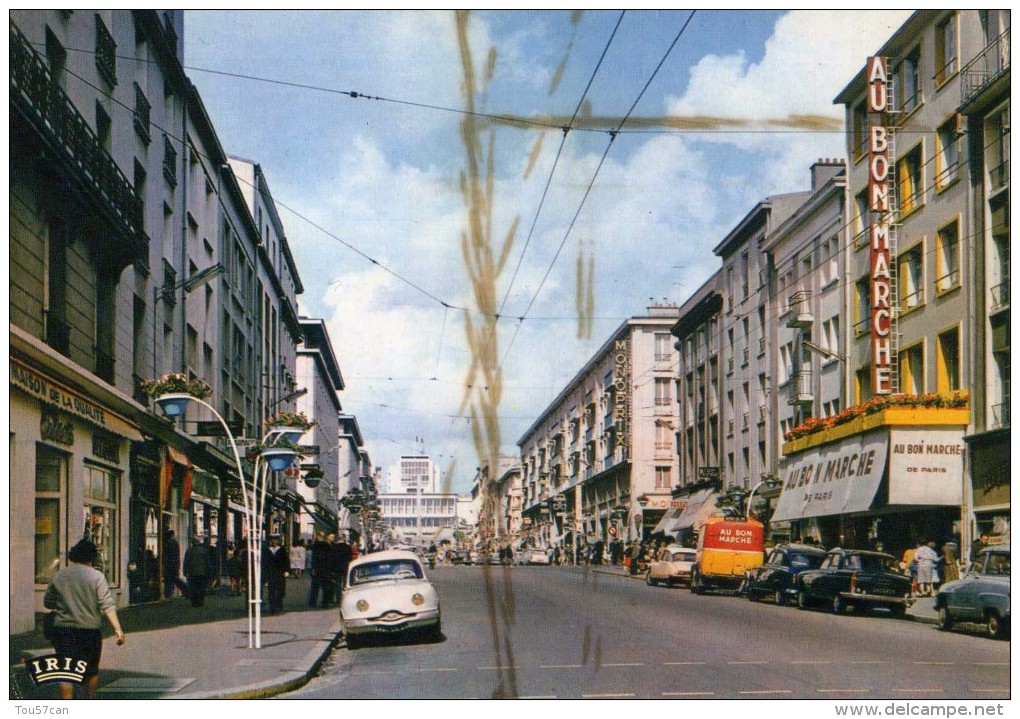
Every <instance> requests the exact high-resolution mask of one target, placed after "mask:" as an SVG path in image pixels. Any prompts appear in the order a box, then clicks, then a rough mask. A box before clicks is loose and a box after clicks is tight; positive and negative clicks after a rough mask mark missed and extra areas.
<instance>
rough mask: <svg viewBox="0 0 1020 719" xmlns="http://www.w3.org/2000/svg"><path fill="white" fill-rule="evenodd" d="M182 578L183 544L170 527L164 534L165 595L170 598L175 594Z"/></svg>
mask: <svg viewBox="0 0 1020 719" xmlns="http://www.w3.org/2000/svg"><path fill="white" fill-rule="evenodd" d="M180 578H181V545H180V544H178V542H177V537H175V536H174V530H172V529H168V530H167V531H166V534H165V535H164V536H163V596H164V597H166V598H167V599H169V598H170V597H172V596H173V595H174V587H176V586H178V584H179V583H180Z"/></svg>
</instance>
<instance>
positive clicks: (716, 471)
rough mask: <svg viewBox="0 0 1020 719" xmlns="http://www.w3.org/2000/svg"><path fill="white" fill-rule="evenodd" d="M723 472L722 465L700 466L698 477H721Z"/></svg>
mask: <svg viewBox="0 0 1020 719" xmlns="http://www.w3.org/2000/svg"><path fill="white" fill-rule="evenodd" d="M720 474H722V469H721V468H720V467H698V477H700V478H702V479H719V475H720Z"/></svg>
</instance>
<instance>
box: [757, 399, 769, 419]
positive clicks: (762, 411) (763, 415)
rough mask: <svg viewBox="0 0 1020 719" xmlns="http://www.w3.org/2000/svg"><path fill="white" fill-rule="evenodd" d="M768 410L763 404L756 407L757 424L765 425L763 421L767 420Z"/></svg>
mask: <svg viewBox="0 0 1020 719" xmlns="http://www.w3.org/2000/svg"><path fill="white" fill-rule="evenodd" d="M768 416H769V408H768V406H766V405H764V404H760V405H758V424H765V420H766V419H768Z"/></svg>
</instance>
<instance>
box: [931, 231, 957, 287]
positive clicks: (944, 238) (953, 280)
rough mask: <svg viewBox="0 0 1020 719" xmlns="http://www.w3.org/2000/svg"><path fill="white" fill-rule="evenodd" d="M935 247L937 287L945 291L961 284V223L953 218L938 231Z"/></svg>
mask: <svg viewBox="0 0 1020 719" xmlns="http://www.w3.org/2000/svg"><path fill="white" fill-rule="evenodd" d="M935 238H936V247H935V263H936V265H935V277H936V280H935V289H936V291H937V292H945V291H947V290H950V289H953V288H955V287H959V286H960V225H959V221H958V220H953V221H952V222H950V223H949V224H948V225H946V226H945V227H943V228H941V229H940V230H939V231H938V234H936V236H935Z"/></svg>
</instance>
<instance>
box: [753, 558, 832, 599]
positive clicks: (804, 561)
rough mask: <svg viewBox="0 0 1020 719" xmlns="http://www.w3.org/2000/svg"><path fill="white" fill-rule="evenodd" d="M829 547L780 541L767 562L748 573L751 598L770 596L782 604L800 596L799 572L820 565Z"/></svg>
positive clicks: (816, 567) (768, 597) (769, 597)
mask: <svg viewBox="0 0 1020 719" xmlns="http://www.w3.org/2000/svg"><path fill="white" fill-rule="evenodd" d="M823 559H825V550H824V549H821V548H819V547H811V546H808V545H806V544H780V545H778V546H776V547H773V548H772V549H770V550H769V553H768V557H766V559H765V564H763V565H761V566H760V567H755V568H754V569H752V570H751V571H750V573H749V574H748V575H747V582H746V584H745V585H744V593H745V594H747V598H748V599H750V600H751V601H756V600H761V599H765V598H767V599H770V600H771V601H772V602H773V603H775V604H778V605H780V606H782V605H784V604H786V601H787V599H793V598H795V597H796V596H797V585H796V580H797V576H798V575H799V574H800V573H801V572H806V571H808V570H811V569H818V567H819V566H821V564H822V560H823Z"/></svg>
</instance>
